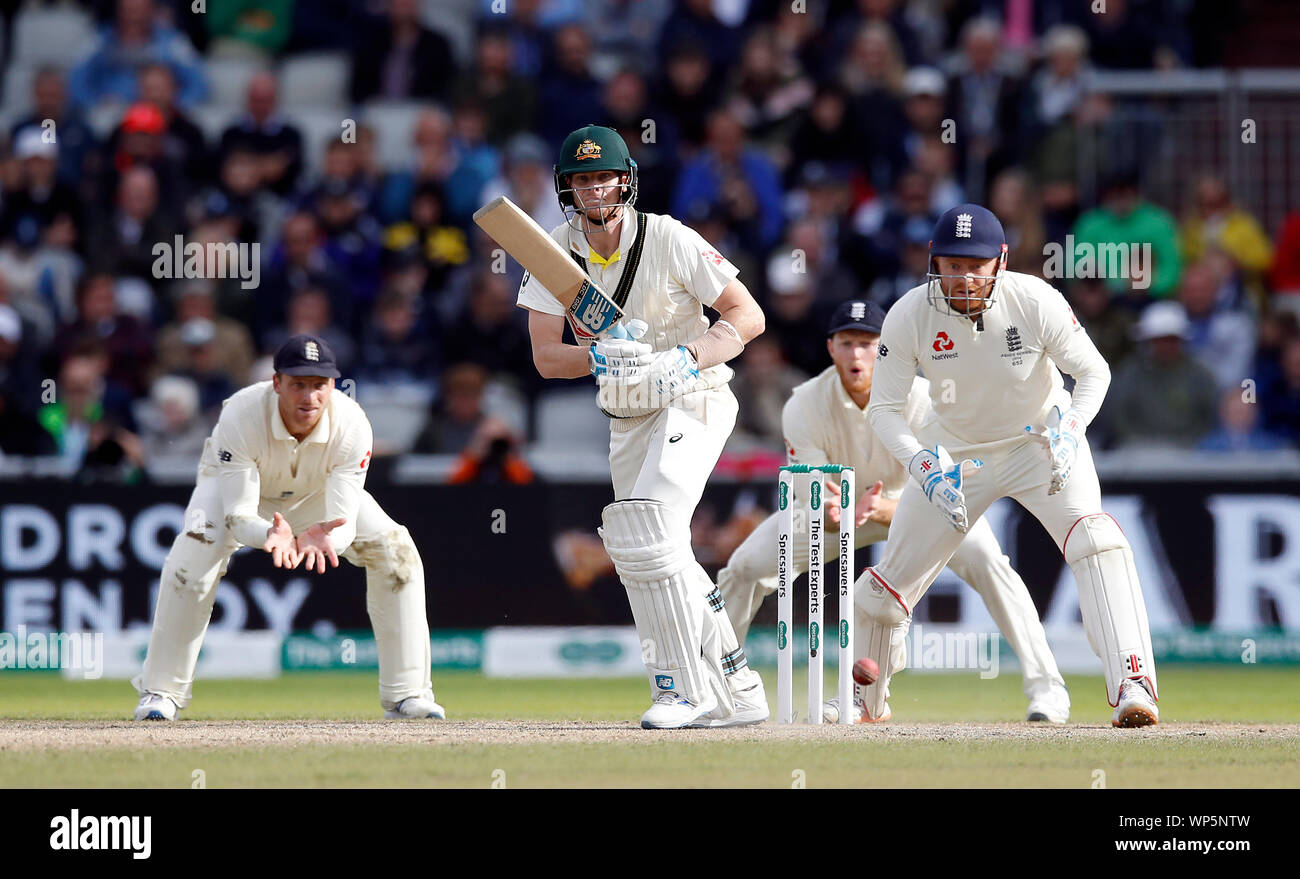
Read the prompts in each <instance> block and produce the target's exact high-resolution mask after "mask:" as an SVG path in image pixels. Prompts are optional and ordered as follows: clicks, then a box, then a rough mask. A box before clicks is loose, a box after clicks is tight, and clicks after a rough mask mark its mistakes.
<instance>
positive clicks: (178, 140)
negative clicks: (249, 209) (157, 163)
mask: <svg viewBox="0 0 1300 879" xmlns="http://www.w3.org/2000/svg"><path fill="white" fill-rule="evenodd" d="M140 100H142V101H146V102H148V103H150V104H153V105H154V106H155V107H157V108H158V110H159V112H161V113H162V118H163V130H162V133H161V135H160V136H161V138H162V148H161V154H162V155H163V157H165V158H166V159H167V160H168V161H170V162H172V163H174V164H175V166H176V167H179V168H181V169H182V170H183V171H184V173H185V178H186V180H187V181H188V183H189V185H190V186H191V187H196V186H198V185H199V184H200V183H202V182H203V181H207V180H210V179H212V177H213V174H212V162H211V159H210V157H209V156H208V145H207V140H206V139H205V138H204V136H203V131H202V130H201V129H200V128H199V126H198V125H196V124H195V123H194V120H192V119H191V118H190V117H189V116H188V115H187V114H186V113H185V111H184V110H182V109H181V108H180V105H179V104H177V102H176V77H175V76H174V75H173V74H172V71H171V68H170V67H168V66H167V65H165V64H149V65H146V66H145V67H143V68H141V70H140ZM121 137H122V128H121V126H119V127H118V128H117V129H115V130H114V132H113V135H112V137H111V139H110V141H109V143H110V144H111V146H110V149H109V152H110V154H116V153H117V143H118V141H119V140H120V139H121Z"/></svg>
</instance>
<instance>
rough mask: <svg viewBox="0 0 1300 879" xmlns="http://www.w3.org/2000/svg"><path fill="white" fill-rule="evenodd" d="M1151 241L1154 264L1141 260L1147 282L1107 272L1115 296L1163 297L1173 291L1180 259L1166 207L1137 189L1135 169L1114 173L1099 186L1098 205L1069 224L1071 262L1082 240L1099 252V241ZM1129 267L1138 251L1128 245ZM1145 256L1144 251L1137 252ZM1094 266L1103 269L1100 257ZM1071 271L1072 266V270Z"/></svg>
mask: <svg viewBox="0 0 1300 879" xmlns="http://www.w3.org/2000/svg"><path fill="white" fill-rule="evenodd" d="M1113 244H1125V245H1142V244H1150V245H1151V260H1152V262H1153V263H1154V266H1147V265H1145V264H1144V265H1143V266H1142V268H1143V270H1144V271H1145V272H1147V273H1148V275H1147V282H1148V283H1149V284H1150V287H1147V288H1145V289H1143V288H1134V286H1133V282H1132V279H1131V278H1107V284H1108V286H1109V287H1110V289H1111V293H1112V294H1113V295H1116V296H1125V295H1133V296H1136V297H1139V298H1144V297H1150V298H1151V299H1166V298H1168V297H1170V296H1173V295H1174V294H1175V293H1177V291H1178V281H1179V278H1180V277H1181V275H1182V271H1183V263H1182V255H1181V251H1180V249H1179V241H1178V226H1177V225H1176V224H1175V223H1174V219H1173V217H1171V216H1170V215H1169V213H1168V212H1167V211H1165V210H1163V209H1161V208H1159V207H1156V206H1155V205H1153V204H1151V203H1150V202H1148V201H1145V200H1144V199H1143V198H1142V197H1141V195H1139V194H1138V186H1137V175H1136V174H1133V173H1123V174H1117V175H1115V176H1114V177H1112V178H1111V179H1110V180H1108V181H1107V182H1106V184H1105V185H1104V186H1103V188H1102V200H1101V205H1100V206H1099V207H1096V208H1093V209H1092V210H1090V211H1087V212H1086V213H1085V214H1084V215H1083V216H1081V217H1079V220H1078V222H1077V223H1075V225H1074V246H1075V254H1076V255H1075V260H1076V262H1075V266H1076V270H1077V269H1078V268H1079V262H1078V259H1079V257H1078V255H1077V254H1078V251H1079V248H1080V247H1081V246H1082V245H1091V246H1092V247H1093V248H1096V249H1097V250H1096V251H1095V252H1096V253H1101V252H1102V251H1101V250H1100V248H1101V247H1102V246H1104V245H1113ZM1128 253H1129V268H1130V272H1132V270H1133V265H1134V257H1135V256H1142V253H1141V251H1138V252H1137V253H1136V254H1135V253H1134V249H1130V250H1129V251H1128ZM1142 258H1145V256H1142ZM1094 265H1095V266H1096V268H1097V270H1098V271H1102V270H1104V268H1105V266H1104V264H1103V261H1101V260H1098V261H1097V262H1096V263H1094ZM1076 274H1077V271H1076Z"/></svg>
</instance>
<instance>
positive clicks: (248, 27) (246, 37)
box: [206, 0, 293, 55]
mask: <svg viewBox="0 0 1300 879" xmlns="http://www.w3.org/2000/svg"><path fill="white" fill-rule="evenodd" d="M206 17H207V24H208V33H210V34H211V35H212V38H213V39H214V40H230V41H232V42H235V43H243V44H244V45H245V46H248V47H251V48H253V49H259V50H261V51H262V52H265V53H266V54H267V55H275V54H276V53H278V52H279V51H280V50H281V49H283V48H284V44H285V43H286V42H288V41H289V29H290V26H291V25H292V24H293V0H220V2H217V3H212V4H210V6H209V9H208V13H207V16H206Z"/></svg>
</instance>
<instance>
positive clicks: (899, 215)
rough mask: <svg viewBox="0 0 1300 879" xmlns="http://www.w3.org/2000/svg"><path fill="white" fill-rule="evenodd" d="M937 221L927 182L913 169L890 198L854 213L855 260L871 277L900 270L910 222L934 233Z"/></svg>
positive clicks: (901, 179)
mask: <svg viewBox="0 0 1300 879" xmlns="http://www.w3.org/2000/svg"><path fill="white" fill-rule="evenodd" d="M938 220H939V212H937V211H935V210H934V205H933V199H932V198H931V197H930V184H929V180H928V179H927V178H926V176H925V175H924V174H922V173H921V172H920V171H916V170H911V171H907V172H905V173H903V174H902V175H901V176H900V177H899V178H898V184H897V186H896V187H895V190H894V192H893V193H891V194H890V195H888V196H886V197H884V198H878V199H875V200H874V201H870V202H867V203H865V204H863V205H862V206H861V207H860V208H859V209H858V210H857V212H856V213H855V214H854V217H853V231H854V234H855V236H856V241H857V248H858V251H859V257H858V258H859V259H861V260H862V261H863V262H864V263H865V265H866V267H867V272H869V275H870V277H878V276H881V275H884V276H890V275H894V274H896V273H897V272H898V271H899V268H900V264H899V257H900V252H901V250H902V242H903V235H904V230H905V229H907V228H908V224H909V223H910V224H912V225H913V226H916V225H917V224H918V223H919V224H923V225H924V226H925V227H926V228H927V229H929V230H933V229H934V224H935V223H936V222H938ZM927 240H928V239H927Z"/></svg>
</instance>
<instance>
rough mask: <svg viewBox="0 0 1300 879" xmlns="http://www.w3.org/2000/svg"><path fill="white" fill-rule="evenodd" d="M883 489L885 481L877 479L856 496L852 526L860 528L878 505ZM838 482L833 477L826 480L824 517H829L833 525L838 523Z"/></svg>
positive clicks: (839, 508)
mask: <svg viewBox="0 0 1300 879" xmlns="http://www.w3.org/2000/svg"><path fill="white" fill-rule="evenodd" d="M884 490H885V483H883V482H881V481H880V480H879V479H877V480H876V484H875V485H873V486H871V488H868V489H867V490H866V491H864V492H862V495H861V496H860V497H859V498H858V512H857V515H856V516H855V517H854V519H853V526H854V527H855V528H861V527H862V526H863V525H865V524H866V523H867V520H868V519H870V518H871V514H872V513H873V512H875V510H876V508H877V507H878V506H880V496H881V492H883V491H884ZM841 509H842V507H841V504H840V484H839V483H838V482H836V481H835V480H834V479H828V480H826V518H828V519H830V521H831V523H832V524H834V525H839V524H840V511H841Z"/></svg>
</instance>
